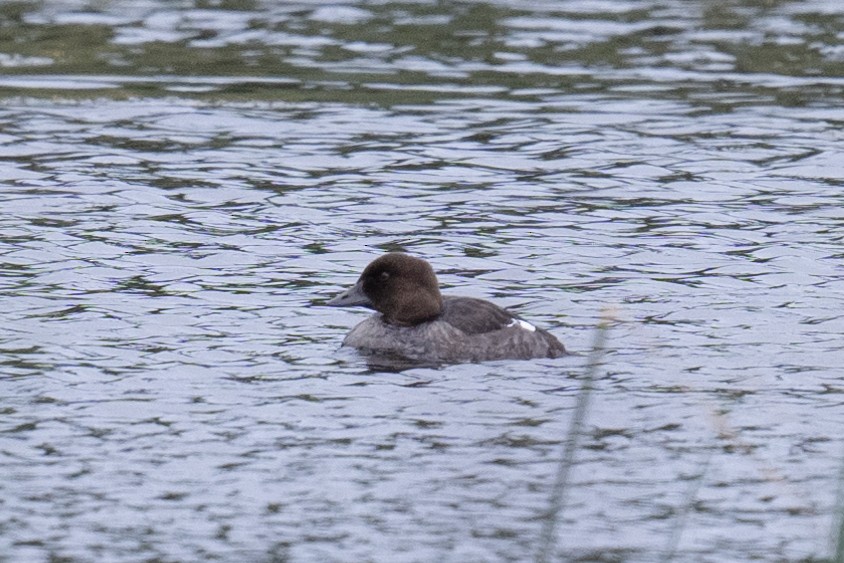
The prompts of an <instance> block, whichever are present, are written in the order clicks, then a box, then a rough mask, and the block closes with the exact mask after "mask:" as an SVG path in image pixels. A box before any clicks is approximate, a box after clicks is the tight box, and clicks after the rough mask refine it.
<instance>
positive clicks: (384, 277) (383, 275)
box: [378, 272, 390, 281]
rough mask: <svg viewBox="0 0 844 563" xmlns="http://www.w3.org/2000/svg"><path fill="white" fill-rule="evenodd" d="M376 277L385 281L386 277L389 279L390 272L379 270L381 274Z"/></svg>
mask: <svg viewBox="0 0 844 563" xmlns="http://www.w3.org/2000/svg"><path fill="white" fill-rule="evenodd" d="M378 277H379V278H380V279H381V281H387V280H388V279H390V272H381V275H380V276H378Z"/></svg>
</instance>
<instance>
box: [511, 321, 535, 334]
mask: <svg viewBox="0 0 844 563" xmlns="http://www.w3.org/2000/svg"><path fill="white" fill-rule="evenodd" d="M507 326H508V327H511V326H517V327H519V328H521V329H522V330H526V331H528V332H536V327H535V326H533V325H532V324H530V323H529V322H527V321H523V320H521V319H513V320H512V321H510V324H508V325H507Z"/></svg>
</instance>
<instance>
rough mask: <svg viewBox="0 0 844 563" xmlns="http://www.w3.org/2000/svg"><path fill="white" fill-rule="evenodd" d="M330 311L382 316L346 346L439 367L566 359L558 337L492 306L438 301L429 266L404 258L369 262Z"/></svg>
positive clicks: (354, 333) (359, 327)
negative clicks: (357, 309)
mask: <svg viewBox="0 0 844 563" xmlns="http://www.w3.org/2000/svg"><path fill="white" fill-rule="evenodd" d="M327 305H331V306H335V307H350V306H354V305H362V306H364V307H369V308H372V309H375V310H376V311H378V313H376V314H374V315H372V316H371V317H369V318H368V319H366V320H365V321H363V322H361V323H360V324H359V325H357V326H356V327H355V328H353V329H352V331H351V332H350V333H349V334H348V335H347V336H346V339H345V340H344V341H343V346H350V347H353V348H359V349H362V350H364V351H367V352H374V353H376V354H386V355H394V356H399V357H403V358H407V359H410V360H418V361H427V362H437V363H441V362H444V363H456V362H480V361H485V360H504V359H519V360H526V359H530V358H558V357H560V356H564V355H565V354H566V349H565V348H564V347H563V345H562V344H561V343H560V342H559V341H558V340H557V339H556V338H554V336H553V335H551V334H550V333H548V332H546V331H545V330H542V329H541V328H537V327H535V326H533V325H532V324H530V323H529V322H527V321H525V320H523V319H521V318H519V317H518V316H517V315H514V314H513V313H510V312H509V311H506V310H505V309H502V308H501V307H498V306H497V305H494V304H492V303H490V302H489V301H484V300H483V299H475V298H474V297H458V296H448V295H446V296H443V295H441V294H440V289H439V284H438V282H437V277H436V275H434V270H433V269H432V268H431V265H430V264H428V263H427V262H426V261H424V260H422V259H420V258H415V257H413V256H410V255H408V254H403V253H400V252H391V253H389V254H385V255H383V256H381V257H380V258H378V259H376V260H374V261H373V262H371V263H370V264H369V265H368V266H367V267H366V269H364V271H363V274H361V276H360V278H359V279H358V281H357V283H356V284H355V285H354V286H353V287H351V288H350V289H348V290H346V291H345V292H343V293H341V294H340V295H338V296H337V297H334V298H333V299H331V300H330V301H328V302H327Z"/></svg>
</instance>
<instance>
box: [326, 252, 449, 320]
mask: <svg viewBox="0 0 844 563" xmlns="http://www.w3.org/2000/svg"><path fill="white" fill-rule="evenodd" d="M327 305H333V306H336V307H349V306H353V305H363V306H366V307H371V308H373V309H375V310H376V311H378V312H379V313H381V314H382V315H384V320H385V321H387V322H388V323H390V324H396V325H401V326H413V325H418V324H420V323H423V322H425V321H429V320H431V319H433V318H435V317H436V316H437V315H439V314H440V312H441V311H442V306H443V299H442V296H441V295H440V289H439V282H437V276H436V275H435V274H434V270H433V269H432V268H431V265H430V264H428V263H427V262H426V261H424V260H422V259H421V258H415V257H413V256H410V255H408V254H404V253H401V252H391V253H389V254H385V255H383V256H381V257H380V258H377V259H376V260H374V261H372V262H371V263H370V264H369V265H368V266H367V267H366V268H365V269H364V271H363V274H361V276H360V278H359V279H358V282H357V283H356V284H355V285H354V286H353V287H351V288H350V289H348V290H347V291H345V292H343V293H341V294H340V295H338V296H337V297H335V298H333V299H331V300H330V301H328V302H327Z"/></svg>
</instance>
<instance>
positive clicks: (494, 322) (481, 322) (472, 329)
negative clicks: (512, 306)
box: [439, 296, 535, 335]
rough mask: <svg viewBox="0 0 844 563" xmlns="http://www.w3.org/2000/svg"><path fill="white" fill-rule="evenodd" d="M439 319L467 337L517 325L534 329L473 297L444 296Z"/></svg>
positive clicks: (492, 305)
mask: <svg viewBox="0 0 844 563" xmlns="http://www.w3.org/2000/svg"><path fill="white" fill-rule="evenodd" d="M439 318H440V319H442V320H444V321H445V322H447V323H448V324H450V325H452V326H453V327H455V328H457V329H459V330H461V331H463V332H464V333H466V334H468V335H475V334H484V333H487V332H493V331H496V330H502V329H505V328H507V327H515V326H517V325H521V326H520V328H527V327H531V328H533V329H535V327H533V325H531V324H529V323H528V322H527V321H524V320H522V319H520V318H519V317H518V316H517V315H514V314H513V313H511V312H510V311H507V310H506V309H502V308H501V307H499V306H498V305H495V304H494V303H490V302H489V301H484V300H483V299H476V298H474V297H458V296H444V297H443V311H442V313H441V314H440V317H439ZM522 323H523V324H522ZM525 325H526V326H525ZM528 330H529V329H528Z"/></svg>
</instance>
